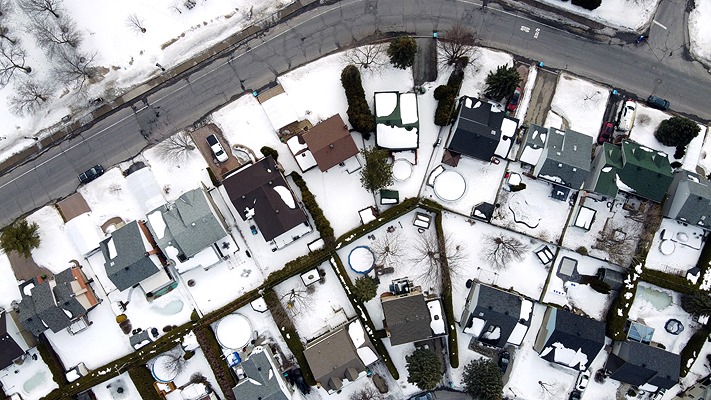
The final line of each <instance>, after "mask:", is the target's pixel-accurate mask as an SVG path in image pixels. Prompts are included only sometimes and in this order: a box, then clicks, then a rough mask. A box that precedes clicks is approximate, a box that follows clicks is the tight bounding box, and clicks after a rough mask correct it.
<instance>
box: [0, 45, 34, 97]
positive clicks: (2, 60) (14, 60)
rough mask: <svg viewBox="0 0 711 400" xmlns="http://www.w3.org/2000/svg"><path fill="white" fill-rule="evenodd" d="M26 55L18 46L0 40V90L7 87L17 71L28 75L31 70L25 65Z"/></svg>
mask: <svg viewBox="0 0 711 400" xmlns="http://www.w3.org/2000/svg"><path fill="white" fill-rule="evenodd" d="M26 57H27V53H26V52H25V49H23V48H22V47H21V46H20V45H19V44H15V45H12V44H8V43H5V42H4V41H2V40H0V88H1V87H3V86H5V85H7V84H8V82H10V79H12V76H13V75H14V74H15V71H17V70H18V69H19V70H21V71H23V72H25V73H26V74H29V73H30V72H32V68H30V67H28V66H26V65H25V58H26Z"/></svg>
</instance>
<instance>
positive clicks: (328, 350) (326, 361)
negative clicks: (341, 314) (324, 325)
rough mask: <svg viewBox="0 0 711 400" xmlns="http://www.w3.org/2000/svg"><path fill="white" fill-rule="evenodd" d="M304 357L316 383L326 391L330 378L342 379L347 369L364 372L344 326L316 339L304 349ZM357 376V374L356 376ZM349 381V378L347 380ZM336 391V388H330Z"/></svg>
mask: <svg viewBox="0 0 711 400" xmlns="http://www.w3.org/2000/svg"><path fill="white" fill-rule="evenodd" d="M304 356H305V357H306V361H308V363H309V367H310V368H311V372H312V373H313V375H314V378H315V379H316V381H317V382H320V383H321V385H323V386H324V387H326V388H327V389H328V386H329V382H330V380H331V377H337V378H340V379H343V378H345V377H346V372H347V370H348V369H349V368H353V369H355V370H356V371H357V372H361V371H365V365H363V363H362V362H361V360H360V358H358V355H357V354H356V349H355V346H354V345H353V342H352V341H351V338H350V336H349V335H348V332H347V331H346V329H345V326H344V327H342V328H340V329H338V330H336V331H335V332H332V333H328V334H326V335H325V337H323V338H318V339H316V340H315V341H314V342H313V343H310V344H308V345H307V346H306V348H305V349H304ZM356 375H357V374H356ZM349 380H350V378H349ZM330 389H331V390H338V389H340V388H338V387H331V388H330Z"/></svg>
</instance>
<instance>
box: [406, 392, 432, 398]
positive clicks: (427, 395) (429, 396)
mask: <svg viewBox="0 0 711 400" xmlns="http://www.w3.org/2000/svg"><path fill="white" fill-rule="evenodd" d="M433 398H434V396H433V395H432V393H422V394H418V395H417V396H415V397H411V398H410V400H432V399H433Z"/></svg>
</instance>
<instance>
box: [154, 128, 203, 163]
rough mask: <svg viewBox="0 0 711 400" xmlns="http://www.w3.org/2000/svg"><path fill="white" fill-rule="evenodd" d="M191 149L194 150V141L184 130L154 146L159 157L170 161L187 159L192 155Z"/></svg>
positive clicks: (176, 161) (180, 161) (181, 161)
mask: <svg viewBox="0 0 711 400" xmlns="http://www.w3.org/2000/svg"><path fill="white" fill-rule="evenodd" d="M193 150H195V143H193V140H192V139H191V138H190V136H189V135H188V134H187V133H185V132H179V133H176V134H175V135H173V136H171V137H169V138H168V139H165V140H164V141H162V142H160V143H158V145H157V146H156V151H157V152H158V155H159V156H160V158H162V159H163V161H166V162H172V163H183V162H185V161H187V160H188V159H189V158H191V157H192V156H193V154H194V153H193Z"/></svg>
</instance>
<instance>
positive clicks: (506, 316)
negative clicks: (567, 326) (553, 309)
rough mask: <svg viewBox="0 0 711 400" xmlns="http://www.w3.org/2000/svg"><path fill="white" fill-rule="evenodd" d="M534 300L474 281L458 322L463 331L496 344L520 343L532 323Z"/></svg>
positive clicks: (497, 345)
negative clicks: (532, 301)
mask: <svg viewBox="0 0 711 400" xmlns="http://www.w3.org/2000/svg"><path fill="white" fill-rule="evenodd" d="M532 310H533V303H531V302H530V301H529V300H524V299H523V298H522V297H521V296H519V295H517V294H514V293H509V292H504V291H503V290H499V289H496V288H494V287H491V286H487V285H482V284H481V283H474V284H473V285H472V287H471V288H470V289H469V295H468V296H467V301H466V303H465V305H464V311H463V312H462V317H461V319H460V320H459V325H460V326H461V327H462V329H463V331H464V333H466V334H469V335H472V336H474V337H475V338H477V339H478V340H479V341H480V342H482V343H484V344H486V345H489V346H493V347H498V348H503V347H505V346H506V344H507V343H510V344H513V345H516V346H518V345H520V344H521V341H523V337H524V336H525V335H526V332H527V331H528V326H529V325H530V323H531V318H530V317H531V311H532Z"/></svg>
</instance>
